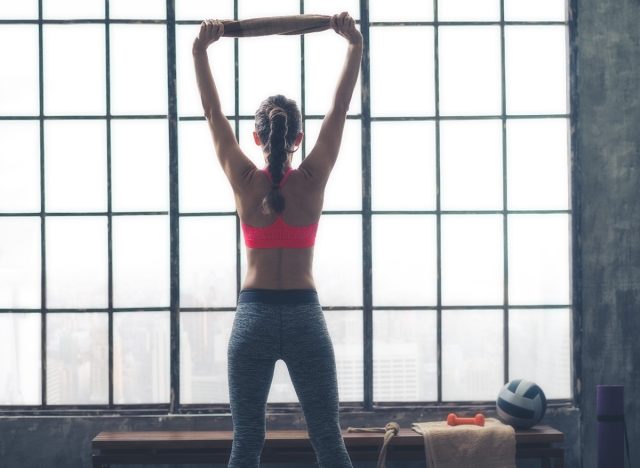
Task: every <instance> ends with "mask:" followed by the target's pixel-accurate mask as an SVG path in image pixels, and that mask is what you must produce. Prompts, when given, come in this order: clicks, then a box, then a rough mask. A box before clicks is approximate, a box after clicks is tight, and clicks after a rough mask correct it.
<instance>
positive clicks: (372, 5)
mask: <svg viewBox="0 0 640 468" xmlns="http://www.w3.org/2000/svg"><path fill="white" fill-rule="evenodd" d="M369 20H370V21H432V20H433V3H432V1H431V0H425V1H420V2H416V1H415V0H395V1H393V2H390V1H388V0H370V1H369Z"/></svg>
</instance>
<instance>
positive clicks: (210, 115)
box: [203, 106, 222, 122]
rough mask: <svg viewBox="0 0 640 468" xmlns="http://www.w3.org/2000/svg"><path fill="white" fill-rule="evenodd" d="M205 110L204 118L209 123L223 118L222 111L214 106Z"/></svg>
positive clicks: (206, 107) (205, 107)
mask: <svg viewBox="0 0 640 468" xmlns="http://www.w3.org/2000/svg"><path fill="white" fill-rule="evenodd" d="M203 109H204V117H205V118H206V119H207V121H209V122H211V121H213V120H216V119H218V118H220V117H221V116H222V111H220V109H216V108H214V107H212V106H204V107H203Z"/></svg>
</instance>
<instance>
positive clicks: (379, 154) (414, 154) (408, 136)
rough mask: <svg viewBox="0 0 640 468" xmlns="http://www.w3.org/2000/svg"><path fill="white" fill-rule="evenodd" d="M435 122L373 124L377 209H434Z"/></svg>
mask: <svg viewBox="0 0 640 468" xmlns="http://www.w3.org/2000/svg"><path fill="white" fill-rule="evenodd" d="M435 169H436V165H435V126H434V124H433V122H373V123H372V124H371V191H372V193H371V204H372V207H373V209H374V210H434V209H435V206H436V200H435V197H436V174H435Z"/></svg>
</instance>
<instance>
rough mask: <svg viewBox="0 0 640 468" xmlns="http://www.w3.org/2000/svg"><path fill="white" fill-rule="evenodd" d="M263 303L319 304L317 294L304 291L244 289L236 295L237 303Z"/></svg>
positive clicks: (310, 290) (309, 289)
mask: <svg viewBox="0 0 640 468" xmlns="http://www.w3.org/2000/svg"><path fill="white" fill-rule="evenodd" d="M241 302H263V303H265V304H319V300H318V292H317V291H316V290H315V289H312V288H306V289H262V288H245V289H242V290H241V291H240V294H239V295H238V303H241Z"/></svg>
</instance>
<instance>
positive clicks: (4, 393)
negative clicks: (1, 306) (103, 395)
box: [0, 231, 42, 405]
mask: <svg viewBox="0 0 640 468" xmlns="http://www.w3.org/2000/svg"><path fill="white" fill-rule="evenodd" d="M0 232H1V231H0ZM0 278H1V277H0ZM2 281H4V279H3V278H2ZM0 284H1V283H0ZM40 321H41V316H40V314H13V313H6V314H0V382H2V385H0V405H39V404H41V403H42V394H41V392H40V389H41V388H42V384H41V381H40V368H41V359H40V355H41V349H40V346H41V340H40Z"/></svg>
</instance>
